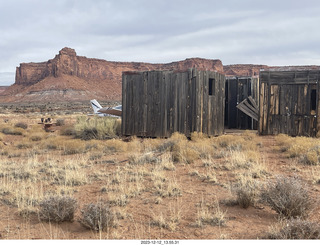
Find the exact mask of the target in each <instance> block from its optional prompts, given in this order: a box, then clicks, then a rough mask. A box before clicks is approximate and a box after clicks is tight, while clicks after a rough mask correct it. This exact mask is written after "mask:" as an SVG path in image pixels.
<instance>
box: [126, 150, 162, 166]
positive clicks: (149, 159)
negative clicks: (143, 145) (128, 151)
mask: <svg viewBox="0 0 320 245" xmlns="http://www.w3.org/2000/svg"><path fill="white" fill-rule="evenodd" d="M128 162H129V164H132V165H143V164H146V163H157V162H159V160H158V159H157V158H156V157H155V156H154V155H153V154H152V152H146V153H144V154H142V155H141V154H137V153H136V154H132V155H130V156H129V161H128Z"/></svg>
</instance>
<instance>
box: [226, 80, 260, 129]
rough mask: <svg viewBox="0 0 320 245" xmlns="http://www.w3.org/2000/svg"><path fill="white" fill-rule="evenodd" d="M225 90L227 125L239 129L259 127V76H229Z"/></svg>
mask: <svg viewBox="0 0 320 245" xmlns="http://www.w3.org/2000/svg"><path fill="white" fill-rule="evenodd" d="M225 91H226V94H225V100H226V106H225V126H226V127H227V128H237V129H257V127H258V114H259V107H258V106H259V78H258V77H251V76H244V77H237V76H227V77H226V85H225Z"/></svg>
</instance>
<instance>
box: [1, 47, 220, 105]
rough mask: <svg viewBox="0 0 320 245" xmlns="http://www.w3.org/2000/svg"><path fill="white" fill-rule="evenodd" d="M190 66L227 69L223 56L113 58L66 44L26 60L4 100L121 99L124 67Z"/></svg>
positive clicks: (137, 68)
mask: <svg viewBox="0 0 320 245" xmlns="http://www.w3.org/2000/svg"><path fill="white" fill-rule="evenodd" d="M190 67H196V68H198V69H208V70H216V71H219V72H223V65H222V62H221V61H220V60H208V59H200V58H193V59H186V60H183V61H178V62H172V63H168V64H150V63H141V62H112V61H106V60H101V59H92V58H86V57H82V56H77V54H76V52H75V50H73V49H71V48H63V49H62V50H60V52H59V54H58V55H56V56H55V58H53V59H51V60H49V61H47V62H41V63H22V64H20V66H19V67H17V69H16V81H15V84H14V85H12V86H10V87H9V88H8V89H6V90H5V91H4V92H3V93H2V94H1V95H0V101H2V102H28V101H29V102H38V101H39V102H45V101H66V100H69V101H71V100H73V101H83V100H89V99H92V98H96V99H99V100H103V101H107V100H118V101H120V100H121V79H122V72H123V71H145V70H185V69H188V68H190Z"/></svg>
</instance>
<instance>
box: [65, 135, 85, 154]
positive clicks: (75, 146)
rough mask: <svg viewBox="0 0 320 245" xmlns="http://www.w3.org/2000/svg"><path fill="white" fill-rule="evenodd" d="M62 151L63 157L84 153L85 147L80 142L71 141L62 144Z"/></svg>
mask: <svg viewBox="0 0 320 245" xmlns="http://www.w3.org/2000/svg"><path fill="white" fill-rule="evenodd" d="M61 147H62V150H63V154H64V155H72V154H79V153H84V152H86V149H85V145H84V144H83V142H82V141H79V140H76V139H73V140H68V141H65V142H62V145H61Z"/></svg>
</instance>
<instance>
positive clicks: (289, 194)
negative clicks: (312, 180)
mask: <svg viewBox="0 0 320 245" xmlns="http://www.w3.org/2000/svg"><path fill="white" fill-rule="evenodd" d="M261 193H262V200H264V201H265V202H266V203H267V204H268V205H269V206H270V207H271V208H272V209H273V210H275V211H276V212H277V213H279V214H280V215H283V216H284V217H287V218H290V217H306V216H307V215H308V214H309V212H310V210H311V208H312V206H313V202H312V199H311V197H310V196H309V193H308V188H307V186H306V184H304V183H302V182H301V181H300V180H299V179H297V178H294V177H290V178H289V177H284V176H278V177H277V178H276V180H275V181H270V182H268V183H267V184H266V187H265V188H264V189H263V190H262V192H261Z"/></svg>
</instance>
